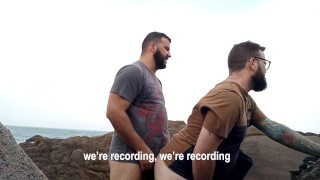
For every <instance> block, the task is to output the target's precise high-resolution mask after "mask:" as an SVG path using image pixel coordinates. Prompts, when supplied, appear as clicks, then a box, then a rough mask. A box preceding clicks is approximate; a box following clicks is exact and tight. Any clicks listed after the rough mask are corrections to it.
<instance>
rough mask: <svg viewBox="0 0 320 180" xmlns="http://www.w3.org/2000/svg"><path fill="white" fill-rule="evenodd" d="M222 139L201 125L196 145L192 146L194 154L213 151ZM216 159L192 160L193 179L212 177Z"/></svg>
mask: <svg viewBox="0 0 320 180" xmlns="http://www.w3.org/2000/svg"><path fill="white" fill-rule="evenodd" d="M222 141H223V138H222V137H219V136H217V135H215V134H213V133H211V132H210V131H208V130H207V129H206V128H204V127H202V129H201V131H200V135H199V137H198V140H197V143H196V146H195V148H194V151H193V153H194V154H202V153H205V154H207V153H213V152H214V151H215V150H217V149H218V147H219V145H220V144H221V142H222ZM215 165H216V161H215V160H193V161H192V173H193V178H194V179H195V180H205V179H210V180H211V179H212V178H213V175H214V170H215Z"/></svg>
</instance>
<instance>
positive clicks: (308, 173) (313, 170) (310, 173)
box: [297, 159, 320, 180]
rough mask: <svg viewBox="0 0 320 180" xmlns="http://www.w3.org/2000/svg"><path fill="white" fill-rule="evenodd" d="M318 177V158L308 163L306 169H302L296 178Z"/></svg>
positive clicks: (313, 179)
mask: <svg viewBox="0 0 320 180" xmlns="http://www.w3.org/2000/svg"><path fill="white" fill-rule="evenodd" d="M315 179H320V159H318V160H317V161H316V162H315V163H313V164H312V165H310V167H308V168H307V169H306V170H304V171H302V172H301V173H300V174H299V176H298V177H297V180H315Z"/></svg>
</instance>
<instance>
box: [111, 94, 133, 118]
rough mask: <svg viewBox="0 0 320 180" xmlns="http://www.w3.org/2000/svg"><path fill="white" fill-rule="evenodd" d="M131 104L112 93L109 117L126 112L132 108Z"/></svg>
mask: <svg viewBox="0 0 320 180" xmlns="http://www.w3.org/2000/svg"><path fill="white" fill-rule="evenodd" d="M130 104H131V103H130V102H129V101H128V100H126V99H125V98H123V97H121V96H120V95H118V94H115V93H110V95H109V100H108V105H107V115H108V114H109V115H110V114H111V113H115V112H125V111H126V110H127V109H128V107H129V106H130Z"/></svg>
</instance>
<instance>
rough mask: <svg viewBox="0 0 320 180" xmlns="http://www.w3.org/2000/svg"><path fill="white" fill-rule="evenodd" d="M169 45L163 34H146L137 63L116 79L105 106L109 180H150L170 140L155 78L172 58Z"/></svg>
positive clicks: (121, 71) (164, 110)
mask: <svg viewBox="0 0 320 180" xmlns="http://www.w3.org/2000/svg"><path fill="white" fill-rule="evenodd" d="M170 43H171V39H170V38H169V37H168V36H167V35H165V34H164V33H160V32H151V33H149V34H148V35H147V36H146V37H145V39H144V40H143V42H142V53H141V56H140V59H139V60H138V61H136V62H134V63H132V64H130V65H126V66H124V67H122V68H121V69H120V70H119V71H118V73H117V75H116V77H115V80H114V83H113V86H112V88H111V90H110V95H109V100H108V105H107V118H108V119H109V120H110V122H111V124H112V125H113V127H114V133H113V137H112V141H111V147H110V151H109V167H110V179H111V180H113V179H114V180H121V179H124V180H126V179H134V180H135V179H136V180H140V179H153V167H154V162H155V157H156V156H157V155H158V153H159V151H160V149H161V148H162V147H163V146H164V145H165V144H166V143H167V142H168V141H169V138H170V137H169V132H168V118H167V111H166V107H165V101H164V96H163V93H162V85H161V82H160V80H159V79H158V78H157V77H156V71H157V70H159V69H164V68H166V64H167V60H168V59H169V58H170V57H171V55H170ZM135 155H137V156H135ZM140 155H141V156H140ZM145 155H147V156H145Z"/></svg>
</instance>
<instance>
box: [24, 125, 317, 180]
mask: <svg viewBox="0 0 320 180" xmlns="http://www.w3.org/2000/svg"><path fill="white" fill-rule="evenodd" d="M184 126H185V123H184V122H183V121H169V131H170V135H171V136H172V135H173V134H175V133H178V132H179V131H180V130H181V129H182V128H183V127H184ZM111 137H112V133H108V134H105V135H102V136H95V137H87V136H82V137H79V136H77V137H72V138H68V139H49V138H46V137H41V136H34V137H32V138H30V139H29V140H28V142H25V143H21V144H20V146H21V147H22V148H23V149H24V150H25V151H26V153H27V154H28V155H29V156H30V157H31V158H32V159H33V161H34V162H35V163H36V164H37V165H38V166H39V167H40V169H41V170H42V171H43V172H44V173H45V174H46V175H47V177H48V178H49V179H58V180H64V179H68V180H69V179H70V180H72V179H81V180H86V179H88V180H89V179H97V180H99V179H104V180H105V179H109V165H108V161H107V160H90V161H89V160H84V157H83V154H84V153H93V154H97V152H98V154H106V153H108V152H109V146H110V142H111ZM308 138H311V139H313V140H315V141H317V142H319V143H320V137H318V136H308ZM241 149H242V150H243V151H244V152H245V153H246V154H247V155H249V156H250V157H251V158H252V159H253V163H254V164H253V166H252V168H251V169H250V171H249V172H248V174H247V176H246V177H245V180H251V179H259V180H264V179H290V171H292V170H295V169H297V167H299V165H300V164H301V162H302V161H303V159H304V158H306V157H307V156H309V155H307V154H304V153H300V152H298V151H295V150H292V149H289V148H287V147H285V146H283V145H281V144H279V143H277V142H274V141H272V140H271V139H269V138H268V137H266V136H265V135H263V133H261V132H260V131H259V130H257V129H255V128H253V127H250V128H249V129H248V132H247V136H246V138H245V139H244V142H243V143H242V145H241ZM101 158H102V157H101Z"/></svg>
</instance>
